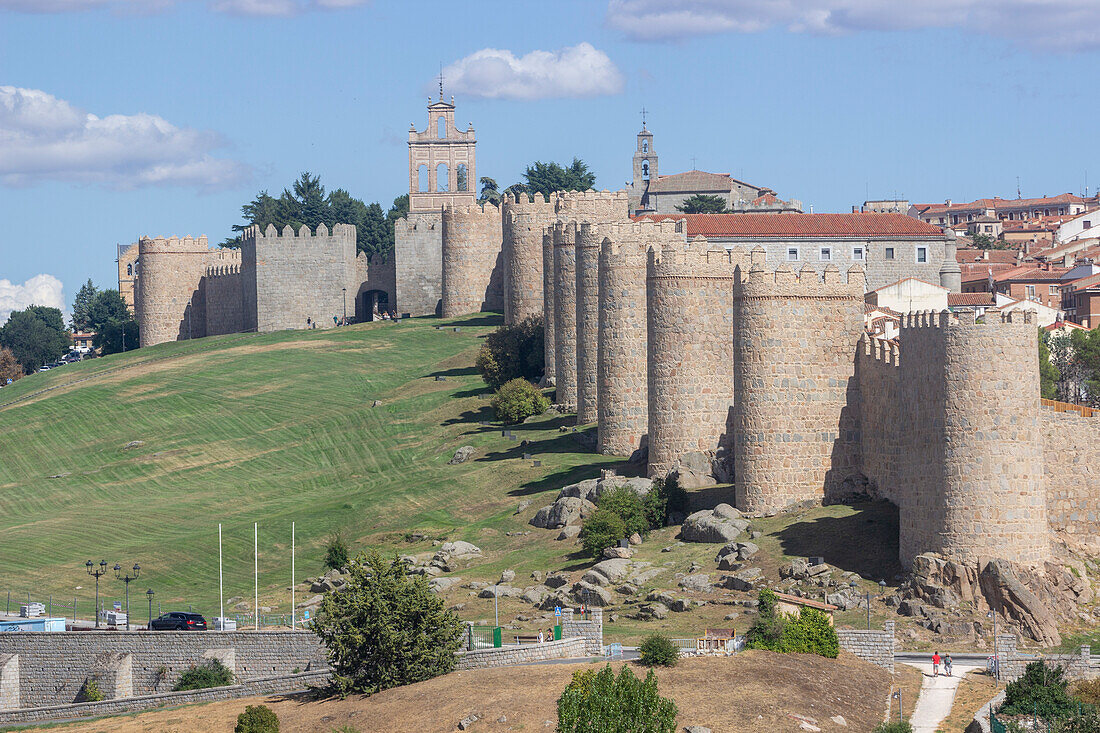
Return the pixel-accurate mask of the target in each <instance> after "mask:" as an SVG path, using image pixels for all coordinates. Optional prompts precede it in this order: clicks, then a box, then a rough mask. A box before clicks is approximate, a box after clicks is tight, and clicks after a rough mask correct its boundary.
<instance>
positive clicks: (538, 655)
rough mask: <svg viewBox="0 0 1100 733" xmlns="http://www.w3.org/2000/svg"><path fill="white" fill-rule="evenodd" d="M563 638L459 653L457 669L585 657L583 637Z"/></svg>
mask: <svg viewBox="0 0 1100 733" xmlns="http://www.w3.org/2000/svg"><path fill="white" fill-rule="evenodd" d="M562 636H563V638H562V639H561V640H560V641H548V642H544V643H542V644H517V645H509V646H502V647H499V648H497V649H475V650H474V651H468V652H459V653H458V662H457V664H456V665H455V669H460V670H461V669H482V668H485V667H514V666H516V665H519V664H534V663H536V662H542V661H545V660H547V659H576V658H577V657H583V656H584V655H585V642H584V639H582V638H581V637H576V636H575V637H572V638H569V639H566V638H564V636H565V634H564V633H563V634H562Z"/></svg>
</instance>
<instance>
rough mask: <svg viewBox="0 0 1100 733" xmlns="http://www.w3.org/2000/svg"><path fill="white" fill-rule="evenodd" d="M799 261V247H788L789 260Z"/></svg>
mask: <svg viewBox="0 0 1100 733" xmlns="http://www.w3.org/2000/svg"><path fill="white" fill-rule="evenodd" d="M797 261H798V247H787V262H797Z"/></svg>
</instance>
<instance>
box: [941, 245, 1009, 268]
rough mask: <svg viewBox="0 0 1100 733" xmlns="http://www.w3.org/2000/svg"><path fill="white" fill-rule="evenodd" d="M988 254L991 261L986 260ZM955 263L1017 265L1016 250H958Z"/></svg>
mask: <svg viewBox="0 0 1100 733" xmlns="http://www.w3.org/2000/svg"><path fill="white" fill-rule="evenodd" d="M986 253H988V254H989V259H988V260H987V259H985V255H986ZM955 261H956V262H958V263H960V264H961V263H964V262H979V263H981V262H1000V263H1008V264H1012V265H1015V264H1016V250H1014V249H957V250H955Z"/></svg>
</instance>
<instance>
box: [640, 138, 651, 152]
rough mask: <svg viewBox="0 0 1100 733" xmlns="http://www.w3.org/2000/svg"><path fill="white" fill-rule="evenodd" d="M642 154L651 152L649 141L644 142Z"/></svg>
mask: <svg viewBox="0 0 1100 733" xmlns="http://www.w3.org/2000/svg"><path fill="white" fill-rule="evenodd" d="M642 152H643V153H648V152H649V141H648V140H642Z"/></svg>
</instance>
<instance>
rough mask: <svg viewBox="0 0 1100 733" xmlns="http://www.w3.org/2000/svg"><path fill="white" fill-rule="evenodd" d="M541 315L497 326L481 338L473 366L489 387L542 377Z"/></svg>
mask: <svg viewBox="0 0 1100 733" xmlns="http://www.w3.org/2000/svg"><path fill="white" fill-rule="evenodd" d="M543 338H544V335H543V329H542V318H541V317H539V316H528V317H527V318H525V319H523V320H522V321H520V322H519V323H514V324H512V325H510V326H509V325H506V326H500V327H499V328H497V329H496V330H494V331H493V332H492V333H490V334H489V335H488V336H487V337H486V338H485V343H484V344H483V345H482V347H481V349H480V350H479V351H478V354H477V362H476V363H477V370H478V372H480V374H481V378H482V379H484V380H485V384H487V385H489V388H490V389H499V388H500V386H501V385H503V384H504V383H505V382H509V381H511V380H513V379H516V378H517V377H518V378H522V379H526V380H527V381H529V382H537V381H539V380H540V379H542V373H543V369H544V359H545V351H544V349H543Z"/></svg>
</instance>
